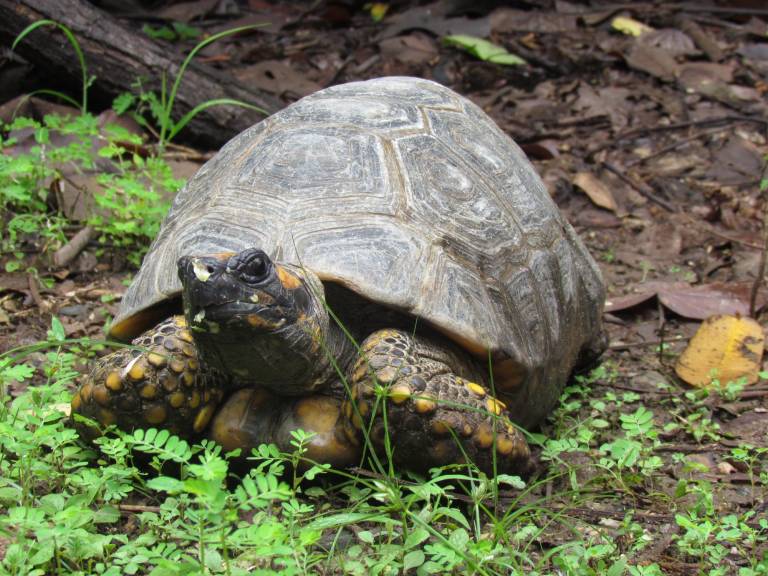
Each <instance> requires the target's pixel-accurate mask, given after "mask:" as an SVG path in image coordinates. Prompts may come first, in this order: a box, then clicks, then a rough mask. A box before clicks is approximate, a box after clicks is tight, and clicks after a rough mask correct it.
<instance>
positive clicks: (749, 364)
mask: <svg viewBox="0 0 768 576" xmlns="http://www.w3.org/2000/svg"><path fill="white" fill-rule="evenodd" d="M764 340H765V337H764V335H763V329H762V327H761V326H760V324H758V323H757V322H755V321H754V320H753V319H751V318H746V317H742V316H713V317H711V318H708V319H707V320H705V321H704V323H703V324H702V325H701V326H700V327H699V330H698V331H697V332H696V334H695V335H694V337H693V338H692V339H691V342H690V343H689V344H688V347H687V348H686V349H685V351H684V352H683V353H682V355H681V356H680V358H679V359H678V361H677V364H676V365H675V372H676V373H677V375H678V376H679V377H680V378H681V379H683V380H684V381H685V382H687V383H688V384H690V385H691V386H696V387H698V388H704V387H707V386H709V385H710V384H711V383H712V379H713V378H717V379H718V380H719V381H720V382H721V383H722V384H726V383H727V382H733V381H736V380H739V379H742V378H744V379H746V381H747V383H749V384H754V383H755V382H757V380H758V378H759V377H758V373H759V372H760V367H761V364H762V359H763V344H764Z"/></svg>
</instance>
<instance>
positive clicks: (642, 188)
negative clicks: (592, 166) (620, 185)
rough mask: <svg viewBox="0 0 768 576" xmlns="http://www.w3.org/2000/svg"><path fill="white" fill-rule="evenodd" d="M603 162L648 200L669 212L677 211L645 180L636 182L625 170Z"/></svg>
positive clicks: (603, 163)
mask: <svg viewBox="0 0 768 576" xmlns="http://www.w3.org/2000/svg"><path fill="white" fill-rule="evenodd" d="M601 164H602V165H603V166H604V167H605V168H606V169H607V170H608V171H610V172H613V173H614V174H615V175H616V176H618V177H619V178H620V179H621V180H623V181H624V182H625V183H627V184H629V185H630V186H632V188H634V189H635V190H637V191H638V192H640V194H642V195H643V196H645V197H646V198H647V199H648V200H650V201H651V202H653V203H655V204H658V205H659V206H661V207H662V208H664V209H665V210H666V211H668V212H672V213H675V212H677V210H675V207H674V206H672V205H671V204H670V203H669V202H667V201H666V200H663V199H662V198H659V197H658V196H656V194H654V193H653V191H652V190H651V188H650V186H648V185H647V184H646V183H645V182H636V181H635V180H634V179H633V178H630V177H629V176H627V175H626V174H624V172H622V171H621V170H619V169H618V168H617V167H616V166H614V165H613V164H611V163H610V162H605V161H604V162H601Z"/></svg>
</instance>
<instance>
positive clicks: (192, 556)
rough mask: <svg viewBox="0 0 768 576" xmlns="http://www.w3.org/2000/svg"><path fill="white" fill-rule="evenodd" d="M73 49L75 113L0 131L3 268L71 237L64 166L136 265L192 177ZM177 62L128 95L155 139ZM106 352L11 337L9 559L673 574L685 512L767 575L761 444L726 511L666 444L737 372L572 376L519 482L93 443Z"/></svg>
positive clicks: (709, 437) (0, 472)
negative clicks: (102, 99)
mask: <svg viewBox="0 0 768 576" xmlns="http://www.w3.org/2000/svg"><path fill="white" fill-rule="evenodd" d="M39 25H56V24H55V23H51V22H41V23H38V24H37V25H36V26H39ZM31 31H32V28H30V29H28V30H26V31H25V32H24V33H22V35H20V37H19V41H20V40H21V39H22V38H23V37H24V36H25V35H27V34H28V33H29V32H31ZM65 33H66V31H65ZM70 36H71V35H68V38H69V37H70ZM219 37H220V36H219ZM212 38H213V37H212ZM209 40H210V41H213V40H211V39H209ZM70 42H71V43H72V44H73V46H75V50H76V52H78V54H79V48H77V47H76V41H75V40H74V38H70ZM206 42H207V41H206ZM194 53H195V51H193V52H192V53H191V54H190V59H191V58H192V57H193V56H194ZM81 63H82V65H83V99H82V109H83V110H82V113H81V114H80V115H78V116H76V117H72V118H61V117H56V116H47V117H46V118H45V119H43V120H42V121H40V122H38V121H33V120H31V119H27V118H19V119H17V120H15V121H14V122H13V123H12V124H11V125H10V126H6V127H5V129H4V134H5V135H4V136H3V137H2V138H1V139H0V150H2V151H3V154H2V155H0V222H2V226H1V227H0V230H1V231H0V243H1V246H2V247H1V248H0V249H2V251H3V253H4V254H5V255H6V259H5V267H6V270H7V271H13V270H18V269H19V268H22V267H24V266H25V265H26V264H25V260H24V252H23V251H24V249H25V247H26V245H27V244H28V243H35V246H36V250H41V251H44V252H49V251H51V250H52V249H54V248H56V247H58V246H59V245H61V244H62V243H63V242H64V241H65V232H67V231H68V227H69V226H71V223H70V222H69V221H68V220H67V219H66V217H65V216H64V214H63V212H62V211H61V210H59V209H53V208H52V207H51V206H50V202H49V195H50V188H51V184H52V183H54V182H57V181H59V180H61V179H62V178H64V177H65V176H66V175H67V174H73V173H74V174H92V175H93V179H94V182H96V183H97V184H98V188H96V189H95V192H94V202H95V204H96V210H95V211H94V215H93V216H91V219H90V223H91V224H92V225H93V226H95V227H96V229H97V230H98V232H99V233H100V235H101V238H102V240H103V241H104V242H109V243H111V244H113V245H115V246H117V247H118V248H120V249H121V250H124V251H126V252H127V253H128V254H129V255H130V258H131V260H132V261H133V262H134V263H138V260H139V259H140V256H141V254H142V251H143V250H144V249H145V247H146V246H147V245H148V241H149V239H150V238H152V237H153V236H154V235H155V233H156V231H157V229H158V226H159V223H160V219H161V218H162V216H163V215H164V213H165V211H166V209H167V202H166V201H165V200H164V199H165V198H168V197H170V196H171V195H172V193H173V192H174V191H175V190H176V189H177V188H178V187H179V186H180V184H181V183H180V182H179V181H177V180H175V179H174V178H173V177H172V175H171V173H170V169H169V168H168V165H167V164H166V163H165V162H164V160H163V159H162V156H160V155H156V154H154V153H150V154H144V153H143V150H142V148H143V147H144V146H145V143H144V142H142V141H141V139H139V138H138V137H136V136H135V135H132V134H130V133H128V132H127V131H125V130H124V129H121V128H119V127H107V128H104V129H99V127H98V123H97V120H96V118H95V117H93V116H92V115H90V114H89V113H87V112H86V111H85V107H86V105H87V87H88V85H89V82H90V80H89V79H88V76H87V71H86V69H85V64H84V62H83V61H82V58H81ZM187 63H188V61H187ZM183 70H184V67H182V70H181V71H180V73H179V75H178V76H177V77H176V79H175V80H174V82H173V84H172V87H171V89H170V91H169V92H168V94H166V90H165V87H164V88H163V90H162V93H161V94H160V95H159V96H158V95H154V94H151V93H145V92H143V91H142V90H141V89H139V90H138V94H137V95H128V96H123V97H121V98H120V99H118V101H117V103H116V108H117V109H118V110H119V111H121V112H126V111H130V110H132V112H133V113H134V114H135V115H136V117H138V118H142V119H143V122H144V124H145V125H147V126H157V127H158V129H157V133H158V140H159V142H160V147H159V148H160V149H162V147H163V146H164V145H166V144H167V143H168V141H169V140H171V139H172V138H173V137H174V136H175V135H176V134H177V133H178V131H179V130H181V129H182V128H183V126H184V125H185V124H186V122H188V121H189V119H190V118H191V117H189V118H188V117H187V116H185V117H184V118H182V119H181V120H179V121H178V122H176V123H173V122H172V121H171V119H170V112H171V110H172V107H173V101H174V98H175V94H176V89H177V87H178V82H179V81H180V77H181V75H182V74H183ZM139 87H140V85H139ZM208 105H213V104H211V103H209V104H208ZM200 109H202V108H200V107H198V108H196V109H195V110H197V111H199V110H200ZM145 115H146V116H145ZM188 116H189V115H188ZM185 119H186V120H185ZM26 132H28V133H31V135H32V136H31V140H29V141H27V144H28V145H25V146H24V147H23V149H22V147H21V146H20V144H21V143H22V142H21V138H22V135H23V134H24V133H26ZM139 214H140V215H141V217H137V215H139ZM610 257H611V258H612V257H613V256H612V255H610ZM606 258H609V254H608V253H607V254H606ZM30 271H31V272H36V271H34V270H31V269H30ZM96 347H97V344H95V343H93V342H91V341H89V340H87V339H82V340H77V341H73V340H67V339H66V336H65V333H64V328H63V326H62V324H61V322H59V321H58V320H57V319H56V318H55V317H54V318H53V320H52V323H51V329H50V331H49V333H48V337H47V339H46V340H45V341H43V342H40V343H38V344H36V345H33V346H30V347H25V348H19V349H13V350H10V351H8V352H6V353H4V354H0V573H3V574H12V575H44V574H60V575H65V574H110V575H111V574H114V575H117V574H153V575H155V576H166V575H167V576H171V575H179V576H180V575H190V574H227V575H234V574H307V573H310V574H350V575H363V574H381V575H389V574H392V575H394V574H418V575H422V574H504V575H509V574H512V575H523V574H526V575H534V576H535V575H545V574H568V575H575V576H598V575H609V576H619V575H624V574H626V575H631V576H654V575H661V574H665V573H667V571H668V569H667V568H666V567H665V566H664V565H663V563H662V562H661V560H659V556H660V555H661V553H662V552H663V550H659V551H656V552H654V549H653V546H654V544H656V543H657V542H658V541H659V540H660V538H661V537H662V536H661V535H660V534H659V531H660V530H662V529H663V530H669V529H670V527H672V528H675V529H676V532H674V533H670V534H669V535H668V537H669V538H670V540H669V543H670V547H669V548H668V549H667V550H673V551H674V552H675V553H676V556H675V557H674V559H673V561H674V562H675V563H678V564H681V565H683V566H684V568H685V569H688V570H691V571H693V572H695V573H697V574H702V575H708V576H717V575H721V574H723V575H724V574H738V576H757V575H766V574H768V553H767V552H766V550H768V520H766V517H765V514H764V508H763V512H756V511H754V510H751V509H750V508H752V507H756V506H757V504H758V503H759V502H761V501H762V502H764V501H765V498H766V494H768V468H767V467H766V461H768V448H766V447H764V446H752V445H749V444H740V445H738V446H731V447H728V448H727V449H726V451H725V452H721V453H719V455H720V457H721V458H722V460H723V461H726V462H730V463H732V464H733V465H734V466H737V467H738V469H739V470H743V471H744V472H743V473H744V474H745V477H746V483H745V484H743V485H742V486H741V488H743V489H744V492H745V494H746V496H744V497H745V498H746V499H747V500H746V501H747V504H746V505H743V506H741V507H739V506H730V507H729V505H728V503H727V502H724V501H723V498H724V496H723V491H724V487H723V485H722V484H718V483H714V482H713V481H712V480H711V479H710V478H709V477H708V476H707V466H706V465H704V464H702V463H701V461H699V460H696V459H695V458H693V456H694V454H689V453H682V452H676V451H675V449H674V446H673V445H672V442H674V441H678V442H679V441H681V439H684V440H687V441H691V442H693V443H698V444H714V443H718V442H721V441H722V440H723V438H724V435H725V432H724V431H723V430H721V429H720V428H719V426H718V424H717V423H716V422H715V421H714V420H713V414H712V402H713V400H715V401H720V400H724V401H733V400H735V399H737V398H738V397H739V394H740V393H741V391H742V390H743V389H744V384H743V383H740V382H736V383H732V382H728V383H724V384H722V385H721V384H720V383H718V384H717V386H716V387H715V392H707V391H705V390H695V391H689V392H682V391H681V390H679V389H677V388H676V387H674V386H672V385H670V384H668V383H666V382H664V381H661V378H660V380H659V382H658V383H657V384H656V390H653V391H651V392H649V393H648V394H647V395H646V394H645V393H641V392H638V391H636V390H632V389H627V388H626V387H627V386H628V385H629V384H631V378H630V377H629V376H627V375H626V374H624V373H622V372H621V370H620V367H619V366H615V365H612V364H609V363H605V364H603V365H602V366H600V367H599V368H597V369H596V370H594V371H593V372H592V373H591V374H589V375H588V376H582V377H577V378H576V379H575V380H574V382H573V384H572V385H571V386H569V387H568V388H567V389H566V390H565V391H564V394H563V397H562V401H561V403H560V406H559V408H558V409H557V411H556V412H555V413H554V414H553V416H552V419H551V426H550V428H549V429H548V436H545V435H536V436H534V440H535V442H536V443H537V444H538V448H539V451H540V459H541V461H542V463H543V466H542V469H541V470H540V471H539V473H538V474H537V475H535V476H534V477H532V478H530V479H528V480H527V482H524V481H523V480H521V479H519V478H516V477H508V476H500V477H497V478H487V477H484V476H483V475H481V474H479V473H478V472H477V471H476V470H473V469H471V468H470V469H467V468H446V469H441V470H435V471H433V473H432V475H431V476H429V477H427V478H418V477H410V476H405V477H399V476H396V475H395V474H393V473H391V472H387V471H388V470H389V467H388V466H387V465H386V464H387V463H386V462H385V463H384V464H385V465H384V466H382V467H380V469H379V470H380V472H379V473H378V474H370V473H359V474H355V473H352V472H349V471H337V470H331V469H329V467H327V466H319V465H310V466H309V467H307V468H300V467H298V466H296V464H297V463H298V462H299V461H300V460H301V459H302V455H303V454H304V453H305V447H306V445H307V442H308V440H309V437H308V436H307V435H306V434H304V433H303V432H301V431H297V432H296V434H295V438H294V443H293V448H294V449H293V451H292V452H290V453H281V452H279V451H278V450H277V449H276V448H275V447H274V446H261V447H259V449H258V450H256V451H255V452H254V454H252V455H251V456H250V466H249V468H248V469H246V470H244V469H243V467H242V466H241V465H239V464H238V463H237V462H236V461H235V460H234V459H233V457H234V456H235V454H225V453H223V452H222V450H221V448H220V447H218V446H216V445H214V444H212V443H210V442H202V443H199V444H190V443H188V442H186V441H184V440H182V439H179V438H176V437H174V436H172V435H170V434H168V433H167V432H166V431H162V430H160V431H158V430H154V429H152V430H138V431H135V432H134V433H131V434H128V433H124V432H120V431H118V430H112V431H110V432H109V433H108V434H107V435H106V436H104V437H102V438H100V439H98V440H96V441H95V443H94V444H88V443H85V442H83V441H82V440H81V439H80V438H79V437H78V433H77V432H76V431H75V430H74V429H73V428H72V427H71V424H70V421H69V418H68V416H67V414H66V410H67V408H68V404H69V401H70V398H71V395H72V390H73V388H74V386H75V380H76V378H77V377H78V376H79V374H80V371H79V369H78V367H79V366H81V365H82V364H83V363H84V362H88V361H89V360H90V359H91V357H92V355H93V353H94V351H95V348H96ZM766 376H768V374H763V377H764V378H765V377H766ZM622 386H625V388H624V389H622ZM654 394H655V396H654ZM651 402H654V404H651ZM719 446H721V447H722V446H723V445H719ZM725 498H727V496H725ZM736 510H739V511H736ZM668 553H669V552H667V554H668ZM667 559H669V557H668V556H667ZM672 569H675V566H674V565H673V567H672ZM693 572H692V573H693Z"/></svg>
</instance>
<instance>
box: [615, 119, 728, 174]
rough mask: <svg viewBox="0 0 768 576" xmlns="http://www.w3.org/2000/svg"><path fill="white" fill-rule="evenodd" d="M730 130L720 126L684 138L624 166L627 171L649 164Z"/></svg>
mask: <svg viewBox="0 0 768 576" xmlns="http://www.w3.org/2000/svg"><path fill="white" fill-rule="evenodd" d="M728 129H729V128H728V127H726V126H720V127H718V128H713V129H711V130H703V131H702V132H699V133H697V134H694V135H693V136H689V137H688V138H683V139H682V140H678V141H677V142H673V143H672V144H670V145H668V146H664V147H663V148H660V149H659V150H657V151H656V152H654V153H653V154H650V155H649V156H645V157H643V158H636V159H635V160H630V161H629V162H627V163H626V164H625V165H624V167H625V168H626V169H629V168H632V167H633V166H637V165H638V164H642V163H643V162H647V161H648V160H653V159H654V158H657V157H659V156H662V155H663V154H666V153H667V152H671V151H672V150H676V149H677V148H682V147H683V146H685V145H686V144H689V143H691V142H693V141H695V140H698V139H699V138H703V137H705V136H711V135H712V134H717V133H718V132H723V131H724V130H728Z"/></svg>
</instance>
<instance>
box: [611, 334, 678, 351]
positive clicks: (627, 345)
mask: <svg viewBox="0 0 768 576" xmlns="http://www.w3.org/2000/svg"><path fill="white" fill-rule="evenodd" d="M688 340H690V338H685V337H683V338H676V339H674V340H666V341H664V340H644V341H643V342H617V343H614V344H609V345H608V349H609V350H631V349H632V348H642V347H645V346H661V345H662V344H675V343H676V342H687V341H688Z"/></svg>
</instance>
